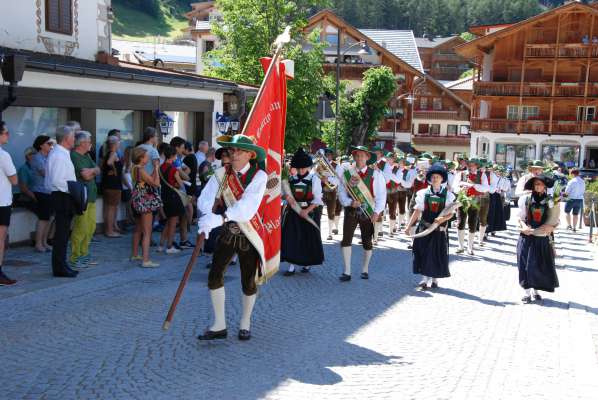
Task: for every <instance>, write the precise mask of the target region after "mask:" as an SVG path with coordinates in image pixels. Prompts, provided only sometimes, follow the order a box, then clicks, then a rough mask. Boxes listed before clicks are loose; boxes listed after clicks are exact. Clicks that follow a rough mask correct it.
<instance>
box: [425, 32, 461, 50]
mask: <svg viewBox="0 0 598 400" xmlns="http://www.w3.org/2000/svg"><path fill="white" fill-rule="evenodd" d="M456 37H458V36H457V35H453V36H446V37H433V38H427V37H420V38H415V43H416V45H417V47H422V48H428V49H433V48H434V47H436V46H440V45H441V44H443V43H446V42H449V41H451V40H453V39H455V38H456Z"/></svg>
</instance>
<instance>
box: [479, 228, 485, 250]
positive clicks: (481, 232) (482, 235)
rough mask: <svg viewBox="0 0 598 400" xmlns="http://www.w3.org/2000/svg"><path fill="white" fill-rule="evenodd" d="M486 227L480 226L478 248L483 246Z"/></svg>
mask: <svg viewBox="0 0 598 400" xmlns="http://www.w3.org/2000/svg"><path fill="white" fill-rule="evenodd" d="M486 228H487V227H486V226H482V225H480V238H479V239H480V246H483V245H484V235H485V234H486Z"/></svg>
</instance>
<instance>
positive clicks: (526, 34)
mask: <svg viewBox="0 0 598 400" xmlns="http://www.w3.org/2000/svg"><path fill="white" fill-rule="evenodd" d="M528 40H529V28H526V29H525V40H524V42H525V45H524V46H523V60H522V62H521V79H520V82H519V108H518V110H517V118H518V120H517V133H521V108H522V106H523V83H524V82H525V62H526V60H527V51H526V48H527V43H528Z"/></svg>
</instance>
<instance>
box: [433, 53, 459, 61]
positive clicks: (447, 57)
mask: <svg viewBox="0 0 598 400" xmlns="http://www.w3.org/2000/svg"><path fill="white" fill-rule="evenodd" d="M440 60H443V61H461V62H466V61H467V60H466V59H465V58H463V57H461V56H460V55H458V54H455V53H434V54H433V55H432V62H434V61H440Z"/></svg>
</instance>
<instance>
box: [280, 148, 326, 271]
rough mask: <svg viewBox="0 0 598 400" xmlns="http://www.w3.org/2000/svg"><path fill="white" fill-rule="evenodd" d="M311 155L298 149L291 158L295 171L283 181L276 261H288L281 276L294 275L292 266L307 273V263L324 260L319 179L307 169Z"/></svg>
mask: <svg viewBox="0 0 598 400" xmlns="http://www.w3.org/2000/svg"><path fill="white" fill-rule="evenodd" d="M312 165H313V161H312V159H311V157H310V156H309V155H308V154H307V153H306V152H305V151H304V150H303V149H302V148H299V149H298V150H297V151H296V152H295V154H294V155H293V158H292V159H291V168H294V169H296V170H297V173H296V174H295V175H291V176H289V178H288V186H287V185H286V182H284V183H283V185H284V186H283V193H284V199H285V200H286V201H287V206H286V207H285V209H284V212H283V215H282V243H281V249H280V252H281V253H280V260H281V261H286V262H288V263H289V269H288V270H287V271H286V272H285V273H284V276H292V275H294V274H295V265H301V266H302V267H303V268H302V269H301V272H303V273H306V272H309V270H310V266H312V265H321V264H322V263H323V262H324V248H323V247H322V236H321V235H320V229H319V227H320V219H321V216H322V206H323V205H324V203H323V202H322V182H321V181H320V178H319V176H318V174H317V173H315V172H314V171H311V167H312Z"/></svg>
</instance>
